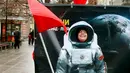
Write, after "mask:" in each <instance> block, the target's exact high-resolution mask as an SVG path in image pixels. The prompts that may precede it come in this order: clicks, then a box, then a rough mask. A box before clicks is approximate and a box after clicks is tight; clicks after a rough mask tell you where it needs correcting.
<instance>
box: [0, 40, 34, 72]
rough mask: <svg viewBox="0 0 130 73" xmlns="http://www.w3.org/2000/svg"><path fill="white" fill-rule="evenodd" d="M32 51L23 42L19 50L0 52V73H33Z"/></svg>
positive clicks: (30, 47)
mask: <svg viewBox="0 0 130 73" xmlns="http://www.w3.org/2000/svg"><path fill="white" fill-rule="evenodd" d="M33 49H34V46H32V45H30V46H29V45H28V42H27V41H25V42H23V43H22V46H21V47H20V49H8V50H4V51H2V52H1V51H0V73H34V63H33V60H32V51H33Z"/></svg>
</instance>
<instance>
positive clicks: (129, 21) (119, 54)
mask: <svg viewBox="0 0 130 73" xmlns="http://www.w3.org/2000/svg"><path fill="white" fill-rule="evenodd" d="M46 7H48V8H49V9H50V10H51V11H52V12H53V13H55V14H56V15H57V16H58V17H59V18H61V19H62V21H63V23H64V24H65V25H66V26H67V28H68V29H70V27H71V26H72V25H73V24H74V23H76V22H79V21H85V22H87V23H88V24H90V25H91V26H92V28H93V29H94V32H95V33H96V34H97V43H98V46H100V48H101V51H102V52H103V55H104V61H105V62H106V64H107V73H127V72H128V71H129V70H128V69H129V66H128V63H129V61H130V56H129V55H130V50H129V49H130V45H129V44H130V13H129V7H121V6H118V7H117V6H106V7H104V6H81V5H80V6H78V5H75V6H73V8H71V6H68V5H61V6H55V5H50V6H49V5H46ZM48 32H52V33H53V34H55V35H54V37H55V36H56V38H55V41H56V40H58V41H56V42H55V43H57V44H60V47H59V45H58V48H57V47H56V46H54V42H53V41H54V40H51V39H50V38H53V37H52V36H51V35H49V34H48ZM36 34H38V33H36ZM42 34H43V39H44V41H45V45H46V46H47V49H48V52H49V55H50V58H51V62H52V64H53V67H54V70H55V71H56V64H57V61H58V57H59V56H60V50H61V48H62V47H63V46H64V35H65V33H64V30H63V28H62V27H56V28H52V29H50V30H48V31H47V32H44V33H42ZM50 36H51V37H50ZM39 43H41V41H40V39H39V36H38V35H37V36H36V42H35V50H34V54H35V59H34V61H35V69H36V73H42V72H43V73H51V71H50V67H49V65H48V62H47V60H46V56H45V54H44V50H42V45H41V44H39ZM67 73H69V72H67Z"/></svg>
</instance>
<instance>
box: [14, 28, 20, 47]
mask: <svg viewBox="0 0 130 73" xmlns="http://www.w3.org/2000/svg"><path fill="white" fill-rule="evenodd" d="M20 38H21V33H20V31H19V28H18V27H16V30H15V32H14V41H15V44H14V47H15V49H16V47H18V49H19V48H20V46H19V44H20Z"/></svg>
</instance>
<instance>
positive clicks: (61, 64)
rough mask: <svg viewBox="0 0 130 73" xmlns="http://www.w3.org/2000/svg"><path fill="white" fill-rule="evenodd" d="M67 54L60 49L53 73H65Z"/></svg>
mask: <svg viewBox="0 0 130 73" xmlns="http://www.w3.org/2000/svg"><path fill="white" fill-rule="evenodd" d="M66 55H67V52H66V50H64V49H61V51H60V55H59V58H58V61H57V66H56V72H55V73H66V72H67V56H66Z"/></svg>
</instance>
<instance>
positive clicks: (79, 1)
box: [74, 0, 87, 4]
mask: <svg viewBox="0 0 130 73" xmlns="http://www.w3.org/2000/svg"><path fill="white" fill-rule="evenodd" d="M86 3H87V0H74V4H86Z"/></svg>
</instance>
